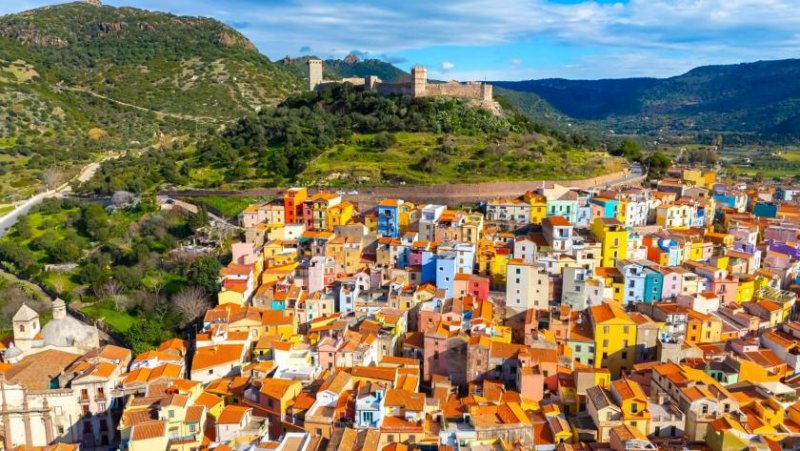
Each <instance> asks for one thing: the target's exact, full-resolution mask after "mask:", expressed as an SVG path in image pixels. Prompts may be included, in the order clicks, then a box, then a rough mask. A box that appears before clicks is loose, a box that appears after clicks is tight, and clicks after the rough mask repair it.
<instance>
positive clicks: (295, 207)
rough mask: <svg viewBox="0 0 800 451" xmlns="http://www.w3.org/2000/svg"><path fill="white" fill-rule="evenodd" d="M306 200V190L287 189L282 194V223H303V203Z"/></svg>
mask: <svg viewBox="0 0 800 451" xmlns="http://www.w3.org/2000/svg"><path fill="white" fill-rule="evenodd" d="M307 198H308V190H307V189H306V188H289V189H287V190H286V191H284V193H283V210H284V215H283V216H284V221H285V222H286V224H297V223H300V222H303V203H304V202H305V201H306V199H307Z"/></svg>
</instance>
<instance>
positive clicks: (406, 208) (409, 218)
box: [397, 202, 419, 235]
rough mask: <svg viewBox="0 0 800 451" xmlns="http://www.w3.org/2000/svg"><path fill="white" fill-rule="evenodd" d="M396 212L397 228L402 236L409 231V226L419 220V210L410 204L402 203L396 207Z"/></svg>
mask: <svg viewBox="0 0 800 451" xmlns="http://www.w3.org/2000/svg"><path fill="white" fill-rule="evenodd" d="M397 210H398V216H397V226H398V228H399V229H400V234H401V235H402V234H404V233H406V232H408V231H409V230H411V224H413V223H414V222H415V221H416V220H417V219H419V210H417V208H416V207H415V206H414V204H412V203H411V202H403V203H402V204H400V205H399V206H398V207H397Z"/></svg>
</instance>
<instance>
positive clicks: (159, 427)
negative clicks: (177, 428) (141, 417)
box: [128, 420, 169, 451]
mask: <svg viewBox="0 0 800 451" xmlns="http://www.w3.org/2000/svg"><path fill="white" fill-rule="evenodd" d="M131 429H132V431H131V434H130V441H129V442H128V449H130V450H131V451H150V450H154V449H158V450H162V449H167V445H168V444H169V441H168V439H167V422H166V421H163V420H148V421H142V422H141V423H138V424H137V425H136V426H133V427H132V428H131Z"/></svg>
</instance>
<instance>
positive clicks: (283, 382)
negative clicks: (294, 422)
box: [261, 379, 300, 399]
mask: <svg viewBox="0 0 800 451" xmlns="http://www.w3.org/2000/svg"><path fill="white" fill-rule="evenodd" d="M294 385H300V382H297V381H293V380H290V379H263V380H262V382H261V393H262V394H264V395H266V396H269V397H271V398H275V399H282V398H283V397H284V395H285V394H286V392H287V391H288V390H289V388H291V387H292V386H294Z"/></svg>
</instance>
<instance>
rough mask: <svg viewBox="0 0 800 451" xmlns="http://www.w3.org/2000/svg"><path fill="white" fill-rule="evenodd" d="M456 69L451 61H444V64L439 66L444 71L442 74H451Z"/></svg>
mask: <svg viewBox="0 0 800 451" xmlns="http://www.w3.org/2000/svg"><path fill="white" fill-rule="evenodd" d="M455 67H456V65H455V64H453V63H451V62H450V61H442V63H441V64H439V68H440V69H442V72H449V71H451V70H453V69H455Z"/></svg>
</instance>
